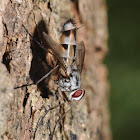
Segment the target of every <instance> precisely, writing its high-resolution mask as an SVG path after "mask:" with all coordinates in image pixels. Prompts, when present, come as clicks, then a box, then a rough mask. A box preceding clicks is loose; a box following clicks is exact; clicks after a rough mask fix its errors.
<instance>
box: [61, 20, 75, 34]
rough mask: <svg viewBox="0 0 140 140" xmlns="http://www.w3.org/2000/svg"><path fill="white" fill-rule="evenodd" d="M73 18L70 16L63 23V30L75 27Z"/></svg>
mask: <svg viewBox="0 0 140 140" xmlns="http://www.w3.org/2000/svg"><path fill="white" fill-rule="evenodd" d="M75 24H76V23H75V22H74V19H72V18H70V19H69V20H67V21H66V22H65V23H64V26H63V31H68V30H72V29H76V27H75Z"/></svg>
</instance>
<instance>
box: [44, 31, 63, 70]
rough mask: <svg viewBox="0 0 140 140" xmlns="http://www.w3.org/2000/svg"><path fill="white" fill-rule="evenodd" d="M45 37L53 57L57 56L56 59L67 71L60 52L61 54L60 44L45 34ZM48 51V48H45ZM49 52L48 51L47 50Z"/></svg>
mask: <svg viewBox="0 0 140 140" xmlns="http://www.w3.org/2000/svg"><path fill="white" fill-rule="evenodd" d="M43 37H44V39H45V41H46V45H47V46H48V47H49V48H50V49H51V50H52V51H53V53H54V54H53V55H54V56H55V58H56V59H57V60H58V61H59V63H60V65H61V66H62V68H63V69H64V70H66V67H65V64H64V61H63V60H62V58H61V56H60V54H59V52H60V47H61V46H60V45H59V44H58V43H56V42H55V41H54V40H53V39H52V38H51V37H50V36H48V35H47V34H46V33H45V32H43ZM44 49H46V48H44ZM46 51H48V50H46Z"/></svg>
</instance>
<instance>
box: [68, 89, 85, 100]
mask: <svg viewBox="0 0 140 140" xmlns="http://www.w3.org/2000/svg"><path fill="white" fill-rule="evenodd" d="M84 94H85V90H82V89H79V90H76V91H73V92H71V93H70V94H69V100H71V101H73V100H77V101H79V100H81V99H82V97H83V96H84Z"/></svg>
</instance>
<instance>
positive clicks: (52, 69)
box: [14, 65, 59, 89]
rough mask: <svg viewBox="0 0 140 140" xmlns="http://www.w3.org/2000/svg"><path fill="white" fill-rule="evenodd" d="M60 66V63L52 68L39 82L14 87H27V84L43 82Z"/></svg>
mask: <svg viewBox="0 0 140 140" xmlns="http://www.w3.org/2000/svg"><path fill="white" fill-rule="evenodd" d="M58 67H59V65H57V66H55V67H54V68H53V69H52V70H50V71H49V72H48V73H47V74H45V75H44V76H43V77H42V78H41V79H39V80H38V81H37V82H34V83H31V84H24V85H22V86H17V87H14V89H18V88H23V87H27V86H31V85H37V84H39V83H40V82H42V81H43V80H44V79H45V78H47V77H48V76H49V75H50V74H51V73H52V72H53V71H54V70H55V69H57V68H58Z"/></svg>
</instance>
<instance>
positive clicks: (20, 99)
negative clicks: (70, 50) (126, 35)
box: [0, 0, 111, 140]
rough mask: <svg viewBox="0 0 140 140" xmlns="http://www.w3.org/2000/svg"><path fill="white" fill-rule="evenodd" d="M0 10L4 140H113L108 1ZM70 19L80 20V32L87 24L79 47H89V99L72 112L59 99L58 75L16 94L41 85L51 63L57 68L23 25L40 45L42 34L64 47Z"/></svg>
mask: <svg viewBox="0 0 140 140" xmlns="http://www.w3.org/2000/svg"><path fill="white" fill-rule="evenodd" d="M0 9H1V11H0V46H1V47H0V60H1V62H2V63H0V101H1V102H0V136H1V137H0V139H3V140H7V139H8V140H10V139H13V140H20V139H21V140H30V139H36V140H43V139H45V140H49V139H72V140H77V139H79V140H88V139H93V140H111V132H110V126H109V110H108V82H107V68H106V66H105V65H104V64H103V59H104V57H105V55H106V53H107V38H108V32H107V13H106V12H107V9H106V3H105V0H86V1H85V0H79V1H78V0H72V1H70V0H61V1H57V0H33V1H30V0H25V1H23V0H10V1H9V0H4V1H2V0H1V1H0ZM69 18H75V22H76V23H77V24H76V26H77V27H81V26H82V25H84V26H83V27H81V28H80V29H78V31H77V42H80V41H84V42H85V44H86V54H85V62H84V70H83V73H82V86H83V87H84V88H85V90H86V94H85V96H84V98H83V99H82V100H81V101H80V102H78V103H73V105H72V109H71V110H69V109H70V106H69V104H68V103H64V101H63V99H62V98H61V96H60V95H59V94H58V92H57V84H56V83H55V82H54V78H53V77H54V76H53V75H51V76H49V77H48V78H47V79H46V80H45V81H43V82H42V83H41V84H39V85H33V86H28V87H22V88H19V89H14V87H16V86H20V85H23V84H26V83H27V84H28V83H32V82H35V81H37V80H39V79H40V78H41V77H42V76H43V75H44V74H45V73H47V72H48V71H49V70H50V69H51V68H52V67H53V65H52V64H51V63H50V62H54V63H55V61H54V59H55V58H54V57H53V56H51V55H50V54H45V53H44V52H43V51H42V50H41V49H40V48H39V46H38V45H37V44H36V43H35V42H33V41H32V39H31V38H30V37H29V35H28V34H27V33H26V32H25V30H24V28H23V25H24V26H25V27H26V28H27V29H28V31H29V32H30V33H31V34H32V36H33V37H35V38H36V39H37V40H38V41H39V42H43V40H41V38H42V37H41V33H42V31H45V32H47V33H48V34H49V35H50V36H51V37H52V38H53V39H54V40H55V41H56V42H59V40H60V36H61V30H62V26H63V24H64V22H65V21H66V20H68V19H69ZM55 106H57V107H55ZM53 107H55V108H54V109H52V108H53ZM67 111H68V112H67ZM59 119H60V120H59Z"/></svg>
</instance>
